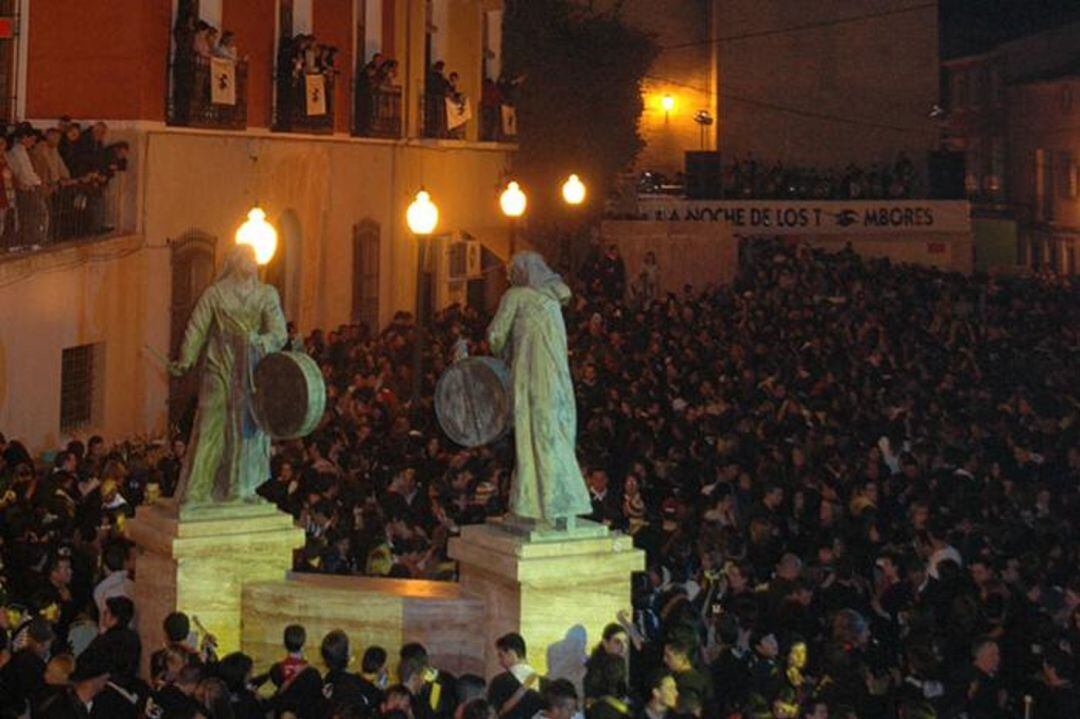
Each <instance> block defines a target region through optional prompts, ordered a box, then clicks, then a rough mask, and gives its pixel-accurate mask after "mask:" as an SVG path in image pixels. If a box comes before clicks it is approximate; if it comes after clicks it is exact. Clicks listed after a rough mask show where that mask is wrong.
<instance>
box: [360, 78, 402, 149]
mask: <svg viewBox="0 0 1080 719" xmlns="http://www.w3.org/2000/svg"><path fill="white" fill-rule="evenodd" d="M353 135H355V136H357V137H382V138H386V139H391V140H395V139H398V138H400V137H401V88H400V87H397V86H391V87H380V88H375V89H374V90H372V91H370V92H369V91H367V90H365V89H364V88H363V87H360V86H357V88H356V118H355V121H354V126H353Z"/></svg>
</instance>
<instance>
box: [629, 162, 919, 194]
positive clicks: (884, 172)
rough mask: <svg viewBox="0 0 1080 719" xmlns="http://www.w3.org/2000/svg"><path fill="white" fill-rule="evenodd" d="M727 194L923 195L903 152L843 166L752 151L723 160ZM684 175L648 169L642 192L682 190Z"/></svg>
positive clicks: (721, 188) (724, 191) (643, 179)
mask: <svg viewBox="0 0 1080 719" xmlns="http://www.w3.org/2000/svg"><path fill="white" fill-rule="evenodd" d="M722 177H723V185H722V187H720V188H716V189H717V191H718V193H719V192H720V191H722V194H723V197H725V198H729V199H746V200H901V199H909V198H913V197H919V196H920V193H921V192H923V191H924V190H923V188H922V187H921V185H920V183H919V177H918V174H917V173H916V170H915V165H914V163H913V162H912V161H911V159H910V158H909V157H908V156H907V154H906V153H903V152H901V153H900V154H899V155H898V156H897V158H896V160H895V161H894V162H891V163H874V164H872V165H871V166H870V167H863V166H861V165H858V164H856V163H849V164H848V165H847V166H846V167H843V168H821V167H804V166H796V165H785V164H784V163H782V162H780V161H779V160H777V161H776V162H772V163H769V162H764V161H761V160H759V159H757V158H755V157H754V155H753V153H748V154H747V155H746V157H744V158H742V159H734V160H732V161H731V162H727V163H724V165H723V171H722ZM683 185H685V178H683V177H675V178H668V177H666V176H664V175H663V174H661V173H657V172H645V173H643V174H642V175H641V177H640V178H639V179H638V191H639V192H642V193H647V194H661V193H667V192H671V191H675V190H678V189H680V188H681V187H682V186H683Z"/></svg>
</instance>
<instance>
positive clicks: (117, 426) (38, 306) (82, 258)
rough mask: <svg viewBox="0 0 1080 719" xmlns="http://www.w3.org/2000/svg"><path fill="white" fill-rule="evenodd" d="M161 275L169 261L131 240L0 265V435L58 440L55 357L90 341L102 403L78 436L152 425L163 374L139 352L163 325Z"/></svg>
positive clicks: (47, 442)
mask: <svg viewBox="0 0 1080 719" xmlns="http://www.w3.org/2000/svg"><path fill="white" fill-rule="evenodd" d="M161 277H165V278H167V277H168V253H164V252H155V251H154V250H151V249H147V248H144V247H142V242H141V239H140V238H139V237H127V238H122V239H118V240H109V241H105V242H99V243H95V244H91V245H83V246H81V247H74V248H70V249H66V250H58V251H55V252H51V253H46V254H39V255H36V256H33V257H26V258H21V259H17V260H7V261H4V262H2V263H0V308H2V309H0V318H2V320H0V431H2V432H5V433H6V435H7V437H8V438H9V439H21V440H23V441H25V442H27V443H28V444H29V446H30V448H31V449H32V450H41V449H47V448H55V447H57V446H59V445H61V444H62V443H64V442H66V441H67V440H68V439H69V438H70V437H69V436H67V435H62V434H61V433H60V365H61V355H62V352H63V350H64V349H65V348H68V347H74V346H77V345H83V344H94V343H102V344H103V345H104V351H103V353H102V355H101V357H102V359H103V360H104V365H103V366H101V367H98V368H97V370H96V372H95V376H96V379H98V380H100V381H101V382H103V385H102V386H101V390H103V391H102V392H101V393H100V394H101V396H102V398H103V401H102V404H101V405H99V407H98V408H97V410H96V411H95V417H94V421H93V422H92V423H91V424H89V425H88V426H86V427H84V428H82V429H81V430H79V432H78V433H77V435H78V436H79V437H81V438H83V439H85V438H86V437H87V436H89V435H90V434H92V433H95V432H100V433H104V434H107V435H109V436H111V437H114V438H115V437H124V436H128V435H132V434H137V433H141V432H145V431H146V430H147V429H148V428H152V427H154V426H155V424H156V422H157V421H158V415H159V414H160V412H161V411H163V408H164V394H161V393H158V392H157V389H158V388H159V386H160V387H164V386H165V375H164V373H163V371H162V370H161V368H160V366H159V365H157V364H156V363H155V362H154V361H153V360H152V359H151V358H150V357H148V356H147V355H146V354H145V353H144V352H143V351H142V345H143V342H144V341H145V339H144V338H145V337H147V336H148V335H150V334H153V330H154V329H155V328H156V327H160V326H165V327H167V324H168V311H167V309H168V295H167V292H168V281H167V279H166V281H165V282H164V283H162V282H160V281H158V279H159V278H161ZM162 307H164V308H165V312H164V313H161V312H160V311H159V308H162ZM157 346H158V347H162V346H164V345H162V344H160V343H159V344H158V345H157ZM151 397H155V398H156V400H157V401H148V399H150V398H151Z"/></svg>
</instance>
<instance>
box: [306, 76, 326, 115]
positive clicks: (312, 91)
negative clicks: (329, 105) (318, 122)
mask: <svg viewBox="0 0 1080 719" xmlns="http://www.w3.org/2000/svg"><path fill="white" fill-rule="evenodd" d="M304 91H305V92H306V93H307V114H308V115H325V114H326V78H325V77H324V76H323V75H322V74H321V73H312V74H310V75H304Z"/></svg>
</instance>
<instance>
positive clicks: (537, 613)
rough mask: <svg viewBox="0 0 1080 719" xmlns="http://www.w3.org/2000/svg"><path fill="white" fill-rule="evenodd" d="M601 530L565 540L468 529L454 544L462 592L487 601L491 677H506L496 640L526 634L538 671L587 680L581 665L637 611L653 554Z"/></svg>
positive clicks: (488, 527)
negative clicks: (638, 589)
mask: <svg viewBox="0 0 1080 719" xmlns="http://www.w3.org/2000/svg"><path fill="white" fill-rule="evenodd" d="M597 526H598V525H592V526H582V527H580V529H579V530H577V531H578V532H580V533H577V532H575V533H569V534H563V535H562V537H561V538H560V537H558V536H555V535H553V534H548V533H545V534H544V536H542V537H540V536H536V537H530V536H528V535H524V536H523V535H522V533H520V532H515V531H512V530H511V531H507V529H504V528H502V527H500V526H499V525H498V524H497V523H490V524H482V525H473V526H468V527H462V530H461V536H459V537H455V538H453V539H451V540H450V556H451V557H452V558H453V559H456V560H457V562H458V573H459V576H460V584H461V588H462V591H463V592H465V593H466V594H469V595H473V596H476V597H479V598H480V599H482V600H483V602H484V606H485V610H486V611H485V619H484V622H483V624H482V625H481V626H480V627H477V633H478V634H482V635H483V642H484V674H485V675H486V676H492V675H494V674H496V673H497V672H498V671H500V669H499V666H498V661H497V659H496V656H495V647H494V644H495V640H496V639H498V638H499V637H500V636H502V635H503V634H506V633H508V632H518V633H519V634H521V635H522V636H523V637H524V638H525V643H526V645H527V647H528V661H529V664H531V665H532V666H533V667H534V668H535V669H536V670H537V671H539V672H540V673H541V674H548V675H550V676H555V677H566V678H568V679H571V680H578V679H580V676H578V675H579V674H580V673H581V672H582V671H583V670H582V666H581V660H582V658H583V657H584V655H585V654H586V653H587V652H588V651H589V649H591V646H592V645H594V644H595V643H596V642H598V641H600V638H601V634H602V633H603V630H604V626H605V625H607V624H609V623H610V622H613V621H615V616H616V614H617V613H618V611H619V610H620V609H629V608H630V598H631V597H630V595H631V585H630V582H631V574H632V573H633V572H636V571H641V570H643V569H644V568H645V553H644V552H642V551H641V550H639V549H635V548H634V544H633V540H632V538H630V537H625V536H621V535H612V534H610V533H608V532H606V530H605V528H602V527H601V528H600V529H597ZM601 530H605V531H601Z"/></svg>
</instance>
